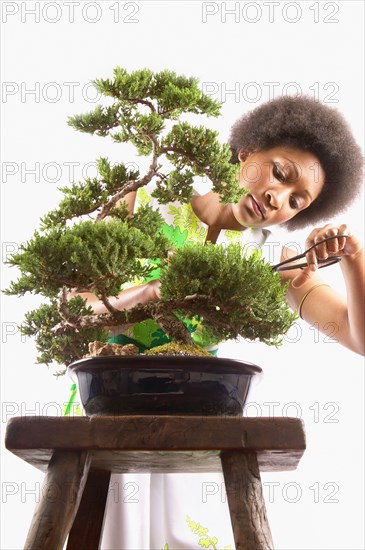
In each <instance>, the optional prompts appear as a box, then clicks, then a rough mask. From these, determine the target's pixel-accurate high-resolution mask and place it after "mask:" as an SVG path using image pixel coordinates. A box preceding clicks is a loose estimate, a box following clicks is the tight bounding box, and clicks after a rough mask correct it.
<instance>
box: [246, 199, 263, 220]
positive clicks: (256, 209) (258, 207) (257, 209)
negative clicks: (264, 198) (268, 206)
mask: <svg viewBox="0 0 365 550" xmlns="http://www.w3.org/2000/svg"><path fill="white" fill-rule="evenodd" d="M250 197H251V202H252V208H253V211H254V212H255V214H257V216H259V217H260V218H262V219H263V220H264V219H265V207H264V206H263V205H262V204H261V203H259V202H257V200H256V199H255V197H254V196H253V195H250Z"/></svg>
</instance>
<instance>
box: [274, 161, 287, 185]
mask: <svg viewBox="0 0 365 550" xmlns="http://www.w3.org/2000/svg"><path fill="white" fill-rule="evenodd" d="M272 173H273V176H274V178H275V179H277V180H279V181H282V182H285V180H286V175H285V174H284V172H283V171H282V170H280V168H279V165H278V163H277V162H274V165H273V170H272Z"/></svg>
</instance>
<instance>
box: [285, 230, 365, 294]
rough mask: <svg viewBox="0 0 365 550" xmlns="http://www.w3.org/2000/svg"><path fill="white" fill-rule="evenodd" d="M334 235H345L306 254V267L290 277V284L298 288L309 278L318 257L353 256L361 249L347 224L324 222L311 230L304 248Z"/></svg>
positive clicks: (314, 269)
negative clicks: (338, 224) (337, 224)
mask: <svg viewBox="0 0 365 550" xmlns="http://www.w3.org/2000/svg"><path fill="white" fill-rule="evenodd" d="M336 235H347V238H346V237H338V238H334V239H331V240H329V241H326V242H324V243H321V244H319V245H318V246H316V247H315V248H313V249H312V250H311V251H310V252H308V254H307V262H308V267H307V268H304V269H302V270H301V272H300V273H299V274H298V275H297V276H295V277H294V278H293V279H292V286H293V287H294V288H299V287H300V286H302V285H303V284H305V283H306V282H308V280H309V279H310V278H311V276H312V275H313V274H314V273H315V272H316V271H317V269H318V259H319V258H321V259H327V258H331V256H342V257H348V258H354V257H356V256H357V255H358V254H360V253H361V251H362V244H361V243H360V241H359V239H358V238H357V237H356V236H355V235H353V234H352V233H350V232H349V230H348V228H347V225H346V224H342V225H340V226H338V227H336V226H334V225H332V224H326V225H325V226H324V227H320V228H316V229H313V231H311V233H310V234H309V236H308V238H307V239H306V241H305V248H310V247H311V246H313V245H314V244H316V243H318V242H320V241H322V240H323V239H325V238H326V237H332V236H333V237H335V236H336Z"/></svg>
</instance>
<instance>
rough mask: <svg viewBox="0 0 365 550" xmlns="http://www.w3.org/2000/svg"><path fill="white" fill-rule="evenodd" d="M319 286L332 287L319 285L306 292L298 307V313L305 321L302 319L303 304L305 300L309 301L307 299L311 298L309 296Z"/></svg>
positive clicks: (323, 284) (324, 284)
mask: <svg viewBox="0 0 365 550" xmlns="http://www.w3.org/2000/svg"><path fill="white" fill-rule="evenodd" d="M319 286H330V285H327V284H326V283H319V284H318V285H313V286H312V287H311V288H310V289H309V290H308V292H306V293H305V294H304V296H303V298H302V299H301V301H300V304H299V307H298V313H299V317H300V318H301V319H303V317H302V307H303V304H304V302H305V300H306V299H307V297H308V296H309V294H310V293H311V292H312V291H313V290H314V289H315V288H318V287H319Z"/></svg>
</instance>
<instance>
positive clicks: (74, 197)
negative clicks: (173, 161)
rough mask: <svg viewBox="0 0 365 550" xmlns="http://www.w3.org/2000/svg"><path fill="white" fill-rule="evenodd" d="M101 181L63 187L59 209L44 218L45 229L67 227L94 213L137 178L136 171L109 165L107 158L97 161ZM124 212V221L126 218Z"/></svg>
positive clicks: (96, 180)
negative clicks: (68, 222)
mask: <svg viewBox="0 0 365 550" xmlns="http://www.w3.org/2000/svg"><path fill="white" fill-rule="evenodd" d="M98 171H99V174H100V176H101V177H100V178H93V179H90V178H86V179H85V181H84V182H79V183H77V184H76V183H73V184H72V186H71V187H61V188H60V191H62V193H63V194H64V198H63V199H62V200H61V202H60V204H59V206H58V208H57V209H54V210H52V211H51V212H49V213H48V214H47V215H46V216H44V218H43V219H42V225H43V228H51V227H53V226H54V225H56V224H65V223H66V222H67V220H70V219H72V218H75V217H78V216H83V215H85V214H89V213H91V212H94V211H95V210H96V209H98V208H100V207H102V206H103V204H105V203H106V202H108V200H110V199H111V198H112V197H113V195H114V194H115V193H116V192H118V191H119V190H120V189H121V188H122V187H123V185H125V184H127V183H128V182H130V181H134V180H136V179H137V178H138V176H139V172H138V171H137V170H127V168H126V167H125V166H124V164H116V165H114V166H113V167H111V166H110V163H109V161H108V159H106V158H103V157H101V158H100V159H98ZM126 215H127V213H125V216H124V218H126Z"/></svg>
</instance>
